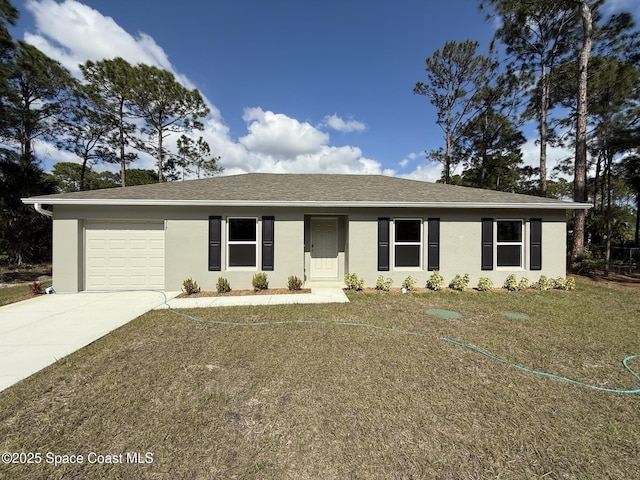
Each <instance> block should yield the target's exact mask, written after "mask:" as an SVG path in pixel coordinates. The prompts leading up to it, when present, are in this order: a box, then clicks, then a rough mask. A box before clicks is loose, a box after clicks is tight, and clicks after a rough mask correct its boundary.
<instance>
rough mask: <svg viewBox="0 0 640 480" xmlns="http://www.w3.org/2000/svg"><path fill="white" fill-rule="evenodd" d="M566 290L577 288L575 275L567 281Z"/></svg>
mask: <svg viewBox="0 0 640 480" xmlns="http://www.w3.org/2000/svg"><path fill="white" fill-rule="evenodd" d="M564 289H565V290H575V289H576V279H575V278H573V277H569V278H567V282H566V283H565V285H564Z"/></svg>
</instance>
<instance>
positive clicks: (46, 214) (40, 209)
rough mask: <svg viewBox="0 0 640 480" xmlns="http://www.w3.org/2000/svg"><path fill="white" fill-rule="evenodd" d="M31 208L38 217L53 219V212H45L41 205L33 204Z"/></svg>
mask: <svg viewBox="0 0 640 480" xmlns="http://www.w3.org/2000/svg"><path fill="white" fill-rule="evenodd" d="M33 208H34V209H35V211H36V212H38V213H39V214H40V215H44V216H45V217H49V218H51V217H53V212H52V211H51V210H46V209H44V208H42V205H41V204H40V203H34V204H33Z"/></svg>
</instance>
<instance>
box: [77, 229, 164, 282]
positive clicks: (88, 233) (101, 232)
mask: <svg viewBox="0 0 640 480" xmlns="http://www.w3.org/2000/svg"><path fill="white" fill-rule="evenodd" d="M85 249H86V250H85V289H86V290H125V289H144V288H157V289H164V222H153V223H147V222H87V224H86V225H85Z"/></svg>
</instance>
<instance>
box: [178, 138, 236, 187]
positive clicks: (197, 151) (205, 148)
mask: <svg viewBox="0 0 640 480" xmlns="http://www.w3.org/2000/svg"><path fill="white" fill-rule="evenodd" d="M176 143H177V146H178V155H179V158H180V161H181V162H180V166H183V168H184V169H187V170H188V169H189V167H190V166H192V167H194V168H195V174H196V177H197V178H200V173H201V172H203V173H204V175H206V176H209V175H215V174H217V173H220V172H222V171H223V170H224V167H221V166H220V165H219V164H218V162H219V161H220V157H210V158H208V157H209V155H211V148H210V147H209V144H208V143H207V142H205V141H204V139H203V138H202V137H199V138H198V140H197V141H195V140H193V139H191V138H189V137H187V136H186V135H182V136H180V138H179V139H178V141H177V142H176Z"/></svg>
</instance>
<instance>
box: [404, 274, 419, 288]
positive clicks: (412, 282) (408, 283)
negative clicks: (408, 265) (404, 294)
mask: <svg viewBox="0 0 640 480" xmlns="http://www.w3.org/2000/svg"><path fill="white" fill-rule="evenodd" d="M402 288H406V289H407V291H411V290H414V289H415V288H416V279H415V278H413V277H412V276H411V275H409V276H408V277H407V278H405V279H404V281H403V282H402Z"/></svg>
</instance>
